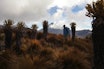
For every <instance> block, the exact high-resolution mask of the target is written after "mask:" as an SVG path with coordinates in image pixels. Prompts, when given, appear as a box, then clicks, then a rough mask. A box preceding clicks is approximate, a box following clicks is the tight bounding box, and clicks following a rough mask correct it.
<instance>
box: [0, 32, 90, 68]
mask: <svg viewBox="0 0 104 69" xmlns="http://www.w3.org/2000/svg"><path fill="white" fill-rule="evenodd" d="M2 36H3V35H2ZM0 40H1V39H0ZM14 48H15V41H14V43H13V45H12V48H11V49H7V50H5V51H1V52H0V69H91V66H92V42H91V40H88V39H76V40H75V42H74V43H73V42H72V41H71V39H70V38H69V40H68V41H64V39H63V36H62V35H55V34H49V35H48V37H47V40H44V39H43V38H42V33H38V36H37V40H31V39H29V38H26V37H25V38H23V39H22V45H21V53H20V54H16V52H15V49H14Z"/></svg>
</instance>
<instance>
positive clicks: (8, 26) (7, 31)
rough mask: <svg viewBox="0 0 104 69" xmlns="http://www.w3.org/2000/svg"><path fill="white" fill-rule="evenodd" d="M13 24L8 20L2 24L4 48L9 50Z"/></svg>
mask: <svg viewBox="0 0 104 69" xmlns="http://www.w3.org/2000/svg"><path fill="white" fill-rule="evenodd" d="M12 24H13V21H12V20H10V19H8V20H5V23H4V34H5V48H11V44H12V28H11V25H12Z"/></svg>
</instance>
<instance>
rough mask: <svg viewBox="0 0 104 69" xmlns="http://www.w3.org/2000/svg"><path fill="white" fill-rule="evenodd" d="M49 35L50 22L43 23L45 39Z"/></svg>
mask: <svg viewBox="0 0 104 69" xmlns="http://www.w3.org/2000/svg"><path fill="white" fill-rule="evenodd" d="M47 34H48V21H46V20H45V21H43V35H44V38H46V37H47Z"/></svg>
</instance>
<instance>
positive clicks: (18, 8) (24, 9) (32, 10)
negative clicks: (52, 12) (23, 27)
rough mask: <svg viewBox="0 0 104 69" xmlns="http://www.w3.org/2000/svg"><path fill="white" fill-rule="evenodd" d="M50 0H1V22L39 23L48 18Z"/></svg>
mask: <svg viewBox="0 0 104 69" xmlns="http://www.w3.org/2000/svg"><path fill="white" fill-rule="evenodd" d="M51 3H52V1H50V0H44V1H41V0H0V20H4V19H8V18H10V19H13V20H25V21H35V20H36V21H38V20H40V19H41V18H44V17H47V16H48V15H49V13H48V12H47V8H48V5H50V4H51Z"/></svg>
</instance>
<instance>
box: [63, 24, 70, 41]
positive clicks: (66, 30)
mask: <svg viewBox="0 0 104 69" xmlns="http://www.w3.org/2000/svg"><path fill="white" fill-rule="evenodd" d="M63 35H64V38H65V40H67V39H68V37H69V36H70V29H69V28H68V27H66V26H65V25H63Z"/></svg>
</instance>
